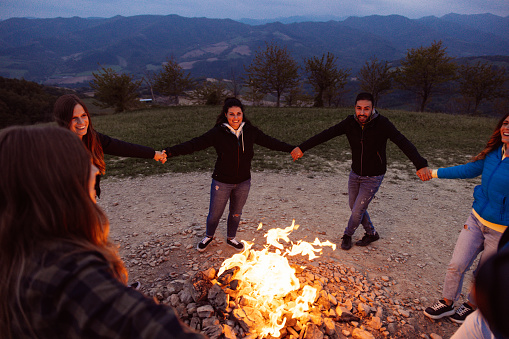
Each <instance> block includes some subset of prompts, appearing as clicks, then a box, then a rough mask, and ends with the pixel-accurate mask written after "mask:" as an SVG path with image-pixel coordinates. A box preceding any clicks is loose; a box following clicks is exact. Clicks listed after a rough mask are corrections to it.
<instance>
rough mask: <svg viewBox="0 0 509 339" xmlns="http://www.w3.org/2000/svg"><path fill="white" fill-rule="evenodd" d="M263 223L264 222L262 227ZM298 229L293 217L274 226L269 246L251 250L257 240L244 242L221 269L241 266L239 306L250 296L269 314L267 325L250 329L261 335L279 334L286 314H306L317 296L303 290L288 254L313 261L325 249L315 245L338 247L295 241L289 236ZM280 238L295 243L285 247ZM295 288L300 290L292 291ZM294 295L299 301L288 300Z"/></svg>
mask: <svg viewBox="0 0 509 339" xmlns="http://www.w3.org/2000/svg"><path fill="white" fill-rule="evenodd" d="M262 226H263V225H262V223H260V225H259V226H258V230H260V229H261V228H262ZM298 228H299V225H295V220H293V222H292V225H291V226H288V227H287V228H285V229H281V228H275V229H270V230H269V231H268V232H267V233H266V234H265V237H266V238H267V240H266V241H267V245H264V249H263V250H261V251H255V250H251V247H252V246H253V243H251V242H246V241H242V242H243V243H244V251H243V252H242V253H238V254H235V255H234V256H232V257H231V258H229V259H226V260H225V261H224V262H223V263H222V265H221V268H220V270H219V272H218V275H221V274H222V273H223V272H224V271H226V270H228V269H230V268H233V267H238V268H239V270H238V271H237V272H236V273H235V275H234V276H233V279H237V280H239V286H238V290H239V294H238V295H239V297H238V299H239V300H236V303H237V305H238V304H239V302H240V299H242V298H246V299H247V298H248V299H249V300H250V302H254V303H255V305H252V307H253V308H254V309H256V310H259V311H260V313H261V314H262V315H263V314H265V315H267V316H266V317H265V318H264V320H265V322H264V323H263V324H260V323H257V324H256V325H257V328H254V329H250V330H251V331H252V332H253V334H257V335H258V336H259V337H260V338H264V337H266V336H268V335H271V336H273V337H276V338H277V337H279V336H280V330H281V329H282V328H283V327H284V325H285V323H286V318H283V314H286V313H290V314H292V317H293V318H300V317H303V316H306V315H307V311H309V309H310V305H311V304H313V303H314V302H315V299H316V296H317V291H316V289H315V288H314V287H311V286H307V285H306V286H304V287H303V288H302V289H301V286H300V283H299V279H298V278H297V277H296V275H295V269H294V268H292V267H291V266H290V264H289V263H288V259H287V258H286V256H294V255H298V254H301V255H303V256H304V255H307V256H308V257H309V260H312V259H314V258H317V257H318V256H317V255H316V253H321V252H322V249H321V248H316V247H315V246H320V247H323V246H330V247H331V248H332V249H333V250H335V249H336V245H335V244H333V243H331V242H330V241H325V242H320V241H319V240H318V238H316V239H315V241H314V242H313V243H308V242H305V241H302V240H299V241H298V242H297V243H296V244H293V242H291V241H290V239H289V237H288V236H289V234H290V233H291V232H292V231H293V230H296V229H298ZM280 240H284V241H285V242H286V243H291V244H292V246H291V248H290V249H285V248H284V246H283V245H282V244H281V243H280V242H279V241H280ZM271 246H272V247H275V248H276V249H275V251H274V252H269V248H270V247H271ZM295 291H296V292H297V293H292V292H295ZM293 295H296V296H297V297H296V298H295V300H294V301H290V302H288V297H289V296H293ZM285 300H286V301H287V302H285Z"/></svg>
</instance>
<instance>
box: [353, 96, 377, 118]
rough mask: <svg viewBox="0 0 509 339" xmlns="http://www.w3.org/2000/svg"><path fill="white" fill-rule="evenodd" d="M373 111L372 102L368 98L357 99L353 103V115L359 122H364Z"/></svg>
mask: <svg viewBox="0 0 509 339" xmlns="http://www.w3.org/2000/svg"><path fill="white" fill-rule="evenodd" d="M372 112H373V103H372V102H371V101H369V100H359V101H357V103H355V115H356V116H357V120H358V121H359V122H360V123H361V124H365V123H366V122H367V121H368V120H369V117H370V116H371V114H372Z"/></svg>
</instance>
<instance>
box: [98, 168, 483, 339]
mask: <svg viewBox="0 0 509 339" xmlns="http://www.w3.org/2000/svg"><path fill="white" fill-rule="evenodd" d="M347 180H348V169H347V168H345V167H343V168H341V169H339V170H338V173H337V174H323V173H299V174H277V173H272V172H259V173H253V178H252V186H251V192H250V195H249V199H248V202H247V204H246V207H245V209H244V213H243V216H242V219H243V221H242V222H241V225H240V229H239V233H238V237H237V238H238V239H239V240H240V239H242V240H249V241H254V242H255V244H258V245H260V246H261V245H262V244H264V243H265V238H264V237H263V235H264V234H265V232H266V231H267V230H268V229H269V228H274V227H277V228H285V227H287V226H290V225H291V223H292V220H293V219H295V222H296V224H299V225H300V227H299V228H298V229H297V230H295V231H294V232H293V233H292V234H291V235H290V239H291V240H292V241H294V242H295V241H297V240H299V239H303V240H306V241H310V242H312V241H313V240H314V239H315V238H316V237H318V238H319V239H320V240H321V241H325V240H329V241H331V242H333V243H336V244H337V245H338V248H337V249H336V250H335V251H333V250H331V249H329V248H327V249H325V250H324V252H323V255H322V258H321V260H332V261H336V262H341V263H344V264H345V265H350V266H354V267H356V268H357V269H359V270H360V271H363V272H365V273H366V274H367V275H368V276H370V275H372V276H379V275H384V276H389V277H391V279H392V281H393V286H392V291H393V292H394V293H395V295H396V296H397V297H398V298H400V299H402V300H413V301H414V302H415V303H416V304H417V311H420V310H421V308H422V307H426V306H429V305H430V304H431V303H432V302H434V301H435V300H436V299H438V298H439V297H440V295H441V287H442V282H443V277H444V274H445V268H446V265H447V263H448V261H449V259H450V258H451V255H452V251H453V248H454V245H455V242H456V239H457V236H458V234H459V232H460V230H461V228H462V226H463V224H464V222H465V220H466V218H467V216H468V214H469V212H470V208H471V203H472V192H473V188H474V186H475V184H476V181H466V180H439V179H433V180H432V181H431V182H426V183H423V182H421V181H420V180H419V179H418V178H417V176H414V175H409V174H407V172H405V171H402V170H398V169H396V168H392V169H390V170H389V171H388V173H387V175H386V177H385V179H384V182H383V184H382V186H381V188H380V190H379V192H378V193H377V196H376V197H375V199H374V200H373V201H372V203H371V205H370V207H369V212H370V216H371V218H372V221H373V223H374V225H375V227H376V229H377V231H378V232H379V234H380V236H381V239H380V240H379V241H377V242H375V243H373V245H372V246H369V247H367V248H362V247H356V246H354V247H353V248H352V249H351V250H350V251H343V250H341V249H340V248H339V245H340V243H341V239H340V238H341V236H342V234H343V231H344V228H345V226H346V223H347V221H348V218H349V210H348V195H347ZM210 182H211V179H210V173H192V174H166V175H161V176H152V177H140V178H132V179H116V178H109V179H106V180H104V181H103V182H102V183H101V184H102V191H103V197H101V199H100V200H99V204H100V206H101V207H103V208H104V210H105V211H106V213H107V215H108V217H109V218H110V222H111V236H112V238H113V239H114V241H115V242H117V243H119V245H120V252H121V255H122V257H123V258H124V260H125V262H126V265H127V266H128V269H129V274H130V278H131V280H141V281H142V282H143V284H144V287H145V288H146V291H149V290H150V288H151V287H153V286H155V285H157V284H158V282H161V281H165V280H168V279H173V278H183V277H184V278H185V277H186V276H189V275H191V274H193V272H195V271H198V270H203V269H206V268H209V267H215V268H216V269H217V268H218V267H219V266H220V263H221V262H222V261H223V260H224V259H226V258H228V257H230V256H231V255H232V254H234V253H235V252H234V251H233V250H232V249H230V248H227V245H226V243H225V241H224V239H225V238H226V226H225V220H224V218H225V216H226V213H225V215H224V216H223V219H222V221H221V223H220V225H219V227H218V230H217V233H216V239H217V241H216V240H215V241H214V242H213V243H212V244H211V248H210V249H207V251H205V252H204V253H199V252H197V251H196V249H195V247H196V244H197V242H198V241H199V240H201V238H202V236H203V234H204V232H205V219H206V216H207V212H208V203H209V190H210ZM260 222H261V223H263V227H262V229H261V230H257V228H258V225H259V223H260ZM363 234H364V231H363V229H362V227H361V228H360V229H357V232H356V233H355V235H354V241H356V240H357V239H360V238H361V237H362V235H363ZM468 277H469V279H466V280H467V281H466V282H465V286H464V293H465V292H467V289H468V288H469V286H470V277H471V274H469V275H468ZM416 317H418V318H419V321H420V322H423V323H424V324H425V325H429V326H430V331H431V332H434V333H438V334H440V335H443V336H444V337H448V335H450V334H452V333H453V332H454V330H455V329H456V328H457V327H456V325H454V324H452V323H450V322H449V321H448V320H446V321H444V322H442V323H433V322H431V321H429V320H427V319H426V318H425V317H424V316H423V315H422V312H421V314H419V315H417V316H416Z"/></svg>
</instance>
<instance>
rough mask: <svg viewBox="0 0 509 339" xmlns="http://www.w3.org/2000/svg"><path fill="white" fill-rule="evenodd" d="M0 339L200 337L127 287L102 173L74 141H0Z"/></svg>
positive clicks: (44, 131) (18, 133)
mask: <svg viewBox="0 0 509 339" xmlns="http://www.w3.org/2000/svg"><path fill="white" fill-rule="evenodd" d="M0 164H1V166H2V170H1V175H0V305H1V307H0V333H1V336H2V337H3V338H204V336H203V335H201V334H198V333H195V332H193V331H192V330H191V329H190V328H188V327H187V326H186V325H184V324H183V323H181V322H180V321H179V319H178V317H177V316H176V314H175V312H174V310H173V309H172V308H171V307H169V306H166V305H161V304H157V303H155V302H154V301H153V300H152V299H149V298H146V297H145V296H143V295H142V294H141V293H140V292H138V291H136V290H134V289H132V288H129V287H127V286H126V285H125V282H126V281H127V272H126V269H125V267H124V265H123V263H122V261H121V259H120V257H119V255H118V252H117V250H116V247H115V246H114V245H113V244H112V243H110V241H109V240H108V230H109V223H108V219H107V217H106V215H105V214H104V212H103V211H102V210H101V209H100V208H99V207H98V206H97V205H96V204H95V190H94V185H95V177H96V175H97V174H98V172H99V170H98V169H97V167H95V166H94V165H93V164H92V162H91V157H90V153H88V152H87V150H86V149H85V148H84V147H83V145H82V144H81V141H80V139H79V138H78V137H76V135H74V134H73V133H72V132H70V131H68V130H65V129H63V128H60V127H42V128H41V127H33V126H32V127H11V128H7V129H4V130H3V131H1V132H0Z"/></svg>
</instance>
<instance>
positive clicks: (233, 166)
mask: <svg viewBox="0 0 509 339" xmlns="http://www.w3.org/2000/svg"><path fill="white" fill-rule="evenodd" d="M254 144H257V145H260V146H263V147H266V148H269V149H271V150H275V151H282V152H291V151H292V150H293V149H294V148H295V146H292V145H289V144H287V143H285V142H282V141H279V140H277V139H275V138H272V137H270V136H268V135H266V134H265V133H263V132H262V131H261V130H260V129H258V128H257V127H255V126H253V125H251V124H250V123H246V124H245V125H244V127H243V129H242V135H241V136H240V137H239V138H238V139H237V136H235V135H234V134H233V133H232V132H230V130H228V128H227V127H225V126H223V125H222V124H221V125H216V126H214V127H213V128H212V129H210V130H209V131H208V132H206V133H205V134H203V135H201V136H199V137H196V138H194V139H191V140H189V141H186V142H184V143H181V144H179V145H175V146H172V147H168V148H166V149H165V150H166V154H167V156H168V157H174V156H177V155H185V154H191V153H194V152H196V151H201V150H204V149H206V148H208V147H211V146H213V147H214V148H215V149H216V153H217V160H216V165H215V168H214V172H213V173H212V178H214V179H215V180H217V181H220V182H223V183H226V184H239V183H241V182H243V181H245V180H248V179H250V178H251V160H252V159H253V155H254V150H253V145H254Z"/></svg>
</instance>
